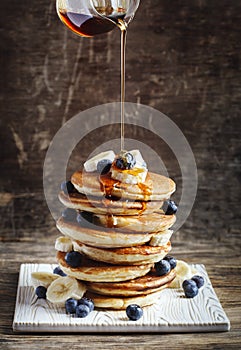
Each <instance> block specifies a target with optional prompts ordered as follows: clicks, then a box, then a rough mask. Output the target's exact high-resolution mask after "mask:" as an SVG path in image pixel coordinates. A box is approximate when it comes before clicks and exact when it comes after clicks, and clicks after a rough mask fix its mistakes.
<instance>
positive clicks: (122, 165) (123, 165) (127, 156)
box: [115, 152, 136, 170]
mask: <svg viewBox="0 0 241 350" xmlns="http://www.w3.org/2000/svg"><path fill="white" fill-rule="evenodd" d="M135 164H136V160H135V158H134V157H133V155H132V154H131V153H129V152H126V153H124V154H123V155H121V156H120V157H118V158H117V159H116V162H115V165H116V166H117V168H119V169H121V170H126V169H132V168H134V166H135Z"/></svg>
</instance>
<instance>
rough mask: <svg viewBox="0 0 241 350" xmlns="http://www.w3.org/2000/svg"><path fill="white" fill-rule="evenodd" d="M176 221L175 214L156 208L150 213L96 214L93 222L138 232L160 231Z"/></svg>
mask: <svg viewBox="0 0 241 350" xmlns="http://www.w3.org/2000/svg"><path fill="white" fill-rule="evenodd" d="M175 221H176V217H175V215H165V214H164V212H163V211H162V210H156V211H155V212H153V213H150V214H148V215H146V214H143V215H134V216H131V215H128V216H123V215H97V214H96V215H94V216H93V222H94V223H96V224H98V225H102V226H104V227H109V228H112V227H113V228H121V230H122V231H123V229H124V230H127V231H138V232H146V233H151V232H159V231H164V230H167V229H169V228H170V227H171V226H172V225H173V224H174V223H175Z"/></svg>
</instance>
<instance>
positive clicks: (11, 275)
mask: <svg viewBox="0 0 241 350" xmlns="http://www.w3.org/2000/svg"><path fill="white" fill-rule="evenodd" d="M0 10H1V17H0V21H1V31H0V35H1V41H0V45H1V50H0V54H1V63H0V69H1V118H0V133H1V135H0V139H1V147H0V174H1V179H0V215H1V220H0V232H1V240H2V241H1V244H0V251H1V258H0V266H1V274H0V284H1V286H0V312H1V317H0V330H1V335H0V341H3V343H1V344H0V348H1V349H4V350H8V349H11V350H13V349H17V350H20V349H22V350H23V349H27V348H28V349H31V350H33V349H39V347H42V348H44V349H59V348H61V347H63V346H64V347H66V346H67V347H71V349H80V347H81V348H83V349H93V348H94V349H100V350H104V349H110V348H111V349H113V347H116V348H118V349H126V348H127V347H128V348H132V349H136V350H139V349H148V350H150V349H160V348H165V349H166V348H170V349H184V348H185V349H190V350H193V349H203V348H204V344H205V349H214V348H215V349H240V343H241V338H240V334H241V332H240V324H241V302H240V300H241V298H240V290H241V285H240V283H241V281H240V274H241V271H240V266H241V258H240V241H241V234H240V203H239V199H240V180H241V165H240V164H241V140H240V134H241V120H240V106H241V72H240V56H241V50H240V49H241V40H240V38H241V1H240V0H238V1H237V0H221V1H218V0H209V1H207V0H189V1H186V0H183V1H179V0H171V1H169V0H142V1H141V6H140V9H139V10H138V12H137V14H136V17H135V20H134V21H133V23H132V24H131V26H130V30H129V33H128V45H127V67H126V68H127V69H126V71H127V86H126V99H127V101H131V102H140V103H143V104H145V105H148V106H152V107H154V108H156V109H157V110H160V111H162V112H163V113H165V114H166V115H168V116H169V117H171V118H172V119H173V121H174V122H175V123H176V124H177V125H178V126H179V127H180V128H181V130H182V131H183V133H184V134H185V136H186V137H187V139H188V141H189V142H190V145H191V147H192V149H193V152H194V154H195V157H196V162H197V166H198V176H199V187H198V194H197V199H196V202H195V205H194V208H193V210H192V213H191V215H190V217H189V219H188V221H187V222H186V223H185V225H184V226H183V227H182V229H181V230H180V232H178V233H176V234H175V236H174V237H173V254H175V256H176V257H177V258H181V259H184V260H186V261H188V262H199V263H203V264H205V266H206V268H207V270H208V273H209V276H210V278H211V280H212V283H213V286H214V288H215V291H216V293H217V295H218V297H219V298H220V301H221V303H222V305H223V307H224V309H225V310H226V312H227V315H228V317H229V318H230V320H231V327H232V328H231V332H229V333H228V334H227V333H221V334H212V333H209V334H196V335H195V337H194V336H193V334H186V335H184V334H181V335H178V334H174V335H161V336H160V335H158V334H157V335H152V334H151V335H148V334H147V335H142V334H140V335H129V336H117V335H109V337H106V336H105V335H91V336H90V335H82V334H81V335H74V336H71V335H69V336H67V335H66V334H64V335H57V336H46V335H45V336H43V335H39V336H36V335H34V336H31V335H22V336H19V335H13V334H12V327H11V323H12V318H13V313H14V305H15V299H16V289H17V280H18V272H19V266H20V264H21V263H23V262H24V263H25V262H26V263H28V262H46V261H48V262H55V252H54V248H53V247H54V241H55V238H56V236H57V234H58V233H57V230H56V229H55V225H54V221H53V219H52V217H51V215H50V213H49V210H48V208H47V206H46V204H45V199H44V196H43V188H42V168H43V161H44V158H45V154H46V151H47V148H48V145H49V142H50V141H51V139H52V137H53V136H54V135H55V133H56V132H57V130H59V128H60V127H61V126H62V124H63V123H64V122H65V121H66V120H68V119H70V118H71V117H72V116H74V115H75V114H76V113H78V112H79V111H81V110H85V109H87V108H89V107H92V106H96V105H99V104H103V103H107V102H113V101H118V100H119V98H120V97H119V51H120V50H119V32H118V30H115V31H113V32H111V33H110V34H108V35H103V36H99V37H96V38H94V39H83V38H82V39H81V38H78V37H77V36H76V35H74V34H73V33H71V32H70V31H69V30H67V29H66V28H65V27H64V26H63V24H61V22H60V20H59V19H58V18H57V15H56V12H55V1H53V0H32V1H30V0H25V1H19V0H11V1H9V0H1V3H0ZM80 127H81V125H80ZM107 131H108V132H110V133H112V132H113V131H112V130H110V129H108V130H107ZM105 134H106V130H104V129H102V131H101V132H100V133H98V134H97V135H96V134H91V135H89V136H90V137H88V138H86V139H85V144H83V147H82V148H81V152H80V153H79V154H78V153H75V155H74V158H73V161H72V163H71V166H72V167H73V169H74V168H75V167H76V166H77V167H78V165H79V163H80V162H82V161H83V160H84V159H85V158H86V157H87V156H88V154H89V152H90V151H91V150H92V149H94V148H95V144H96V142H97V140H99V142H101V140H103V139H104V137H105ZM127 134H128V135H127V136H130V137H131V136H132V135H131V134H130V133H129V131H128V133H127ZM111 136H112V135H111ZM135 137H137V138H138V139H140V140H142V141H143V139H145V140H146V142H147V143H148V144H150V145H151V146H152V147H153V148H154V149H155V150H156V151H158V152H159V154H160V155H161V156H162V158H163V159H164V160H165V164H166V166H167V169H168V170H169V173H170V175H171V176H172V177H173V178H174V179H175V181H176V182H177V184H178V188H179V189H180V176H179V175H180V174H179V173H180V171H179V169H178V167H177V164H176V162H173V158H172V157H169V156H168V154H166V152H164V153H163V149H158V145H157V143H156V140H155V139H154V138H152V136H151V135H148V134H145V135H144V134H143V133H142V131H141V130H137V131H136V134H135ZM164 149H165V148H164ZM1 345H2V347H1Z"/></svg>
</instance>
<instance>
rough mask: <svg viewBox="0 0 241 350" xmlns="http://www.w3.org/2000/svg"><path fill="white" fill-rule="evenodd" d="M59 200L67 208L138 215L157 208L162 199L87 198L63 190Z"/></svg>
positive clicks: (97, 212) (98, 212)
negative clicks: (146, 200)
mask: <svg viewBox="0 0 241 350" xmlns="http://www.w3.org/2000/svg"><path fill="white" fill-rule="evenodd" d="M59 200H60V202H61V203H62V204H64V205H65V206H66V207H68V208H72V209H76V210H83V211H88V212H90V213H95V214H113V215H140V214H142V213H145V214H148V213H152V212H153V211H155V210H157V209H159V208H161V207H162V205H163V201H149V202H144V201H130V200H113V199H108V198H105V197H100V198H98V197H91V196H89V197H88V198H87V197H86V196H85V195H83V194H80V193H71V194H69V195H66V194H65V193H64V192H63V191H61V192H60V193H59Z"/></svg>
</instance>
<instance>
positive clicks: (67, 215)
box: [62, 208, 77, 222]
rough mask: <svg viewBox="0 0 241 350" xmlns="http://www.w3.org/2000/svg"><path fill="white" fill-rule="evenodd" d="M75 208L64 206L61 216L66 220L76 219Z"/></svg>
mask: <svg viewBox="0 0 241 350" xmlns="http://www.w3.org/2000/svg"><path fill="white" fill-rule="evenodd" d="M76 215H77V213H76V210H75V209H71V208H66V209H65V210H64V211H63V212H62V217H63V218H64V219H65V220H66V221H72V222H73V221H76Z"/></svg>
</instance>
